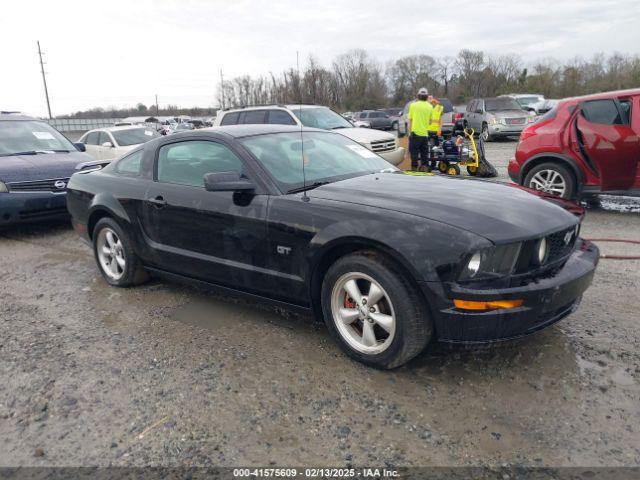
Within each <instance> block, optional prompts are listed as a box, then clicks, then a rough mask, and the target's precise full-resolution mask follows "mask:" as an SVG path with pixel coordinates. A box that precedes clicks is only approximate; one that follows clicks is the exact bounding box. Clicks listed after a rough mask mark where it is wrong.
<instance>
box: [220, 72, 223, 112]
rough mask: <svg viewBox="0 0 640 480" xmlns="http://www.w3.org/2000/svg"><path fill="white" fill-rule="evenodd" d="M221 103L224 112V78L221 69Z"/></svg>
mask: <svg viewBox="0 0 640 480" xmlns="http://www.w3.org/2000/svg"><path fill="white" fill-rule="evenodd" d="M220 102H221V103H222V110H224V77H223V76H222V69H220Z"/></svg>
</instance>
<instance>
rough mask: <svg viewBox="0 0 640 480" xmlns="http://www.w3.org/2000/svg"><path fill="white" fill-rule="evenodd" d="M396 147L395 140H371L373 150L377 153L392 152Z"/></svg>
mask: <svg viewBox="0 0 640 480" xmlns="http://www.w3.org/2000/svg"><path fill="white" fill-rule="evenodd" d="M395 149H396V141H395V139H393V140H376V141H373V142H371V150H373V151H374V152H376V153H380V152H392V151H393V150H395Z"/></svg>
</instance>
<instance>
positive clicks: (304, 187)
mask: <svg viewBox="0 0 640 480" xmlns="http://www.w3.org/2000/svg"><path fill="white" fill-rule="evenodd" d="M296 68H297V69H298V93H299V98H298V120H299V121H300V158H301V160H302V201H303V202H308V201H309V197H308V196H307V176H306V173H305V170H304V138H303V135H302V81H301V77H300V52H299V51H298V50H296Z"/></svg>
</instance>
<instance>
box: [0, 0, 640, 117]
mask: <svg viewBox="0 0 640 480" xmlns="http://www.w3.org/2000/svg"><path fill="white" fill-rule="evenodd" d="M639 23H640V1H638V0H606V1H602V0H555V1H548V0H536V1H532V0H528V1H522V0H501V1H494V0H483V1H482V2H479V1H473V2H471V1H462V0H447V1H440V0H430V1H425V0H418V1H404V0H395V1H389V0H386V1H379V0H367V1H349V0H342V1H341V0H322V1H318V2H316V1H307V0H272V1H265V2H261V1H258V0H253V1H248V0H227V1H218V0H175V1H174V0H127V1H121V0H102V1H100V2H97V1H94V0H84V1H67V0H55V1H52V0H45V1H32V0H20V1H6V2H3V4H2V9H1V10H0V110H19V111H23V112H25V113H28V114H31V115H36V116H45V115H46V113H47V110H46V103H45V97H44V89H43V86H42V76H41V73H40V64H39V62H38V55H37V47H36V41H37V40H39V41H40V43H41V47H42V51H43V52H44V61H45V62H46V65H45V71H46V72H47V83H48V87H49V96H50V99H51V109H52V113H53V115H54V116H56V115H63V114H69V113H72V112H75V111H78V110H84V109H88V108H91V107H98V106H101V107H108V106H116V107H129V106H135V105H136V104H137V103H138V102H142V103H145V104H146V105H151V104H153V103H154V102H155V99H154V96H155V94H157V95H158V100H159V103H160V105H161V106H162V105H167V104H174V105H179V106H181V107H193V106H200V107H213V106H216V105H217V103H216V89H217V86H218V84H219V81H220V70H221V69H222V71H223V74H224V77H225V79H230V78H233V77H236V76H239V75H245V74H249V75H261V74H268V73H269V72H273V73H275V74H278V73H280V72H282V71H283V70H285V69H288V68H292V67H294V68H295V64H296V51H299V52H300V58H301V63H304V59H306V58H307V57H308V56H309V55H310V54H313V55H314V56H315V57H316V58H317V59H318V60H319V61H320V62H321V63H322V64H324V65H325V66H327V67H328V66H330V65H331V61H332V60H333V58H334V57H335V56H337V55H339V54H340V53H344V52H346V51H348V50H350V49H354V48H363V49H366V50H367V51H368V52H369V53H370V54H371V55H372V56H374V57H375V58H376V59H377V60H378V61H379V62H381V63H382V64H383V65H384V64H385V63H386V62H388V61H389V60H391V59H394V58H399V57H402V56H406V55H414V54H429V55H433V56H444V55H451V56H454V55H456V54H457V52H458V51H459V50H460V49H462V48H468V49H473V50H484V51H485V52H487V53H490V54H496V55H499V54H509V53H517V54H519V55H521V56H522V58H523V59H524V60H525V61H527V62H533V61H535V60H537V59H541V58H548V57H555V58H557V59H560V60H562V59H570V58H573V57H575V56H582V57H590V56H591V55H593V54H595V53H597V52H603V53H605V54H610V53H613V52H622V53H629V54H638V53H640V33H638V26H639Z"/></svg>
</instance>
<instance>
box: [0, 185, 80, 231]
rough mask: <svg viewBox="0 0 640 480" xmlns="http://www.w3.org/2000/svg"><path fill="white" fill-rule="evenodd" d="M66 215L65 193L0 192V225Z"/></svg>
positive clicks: (67, 214) (67, 213)
mask: <svg viewBox="0 0 640 480" xmlns="http://www.w3.org/2000/svg"><path fill="white" fill-rule="evenodd" d="M68 216H69V212H68V211H67V195H66V193H53V192H51V193H49V192H33V193H27V192H20V193H12V192H9V193H0V226H2V225H11V224H15V223H26V222H35V221H39V220H47V219H54V218H64V217H68Z"/></svg>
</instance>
